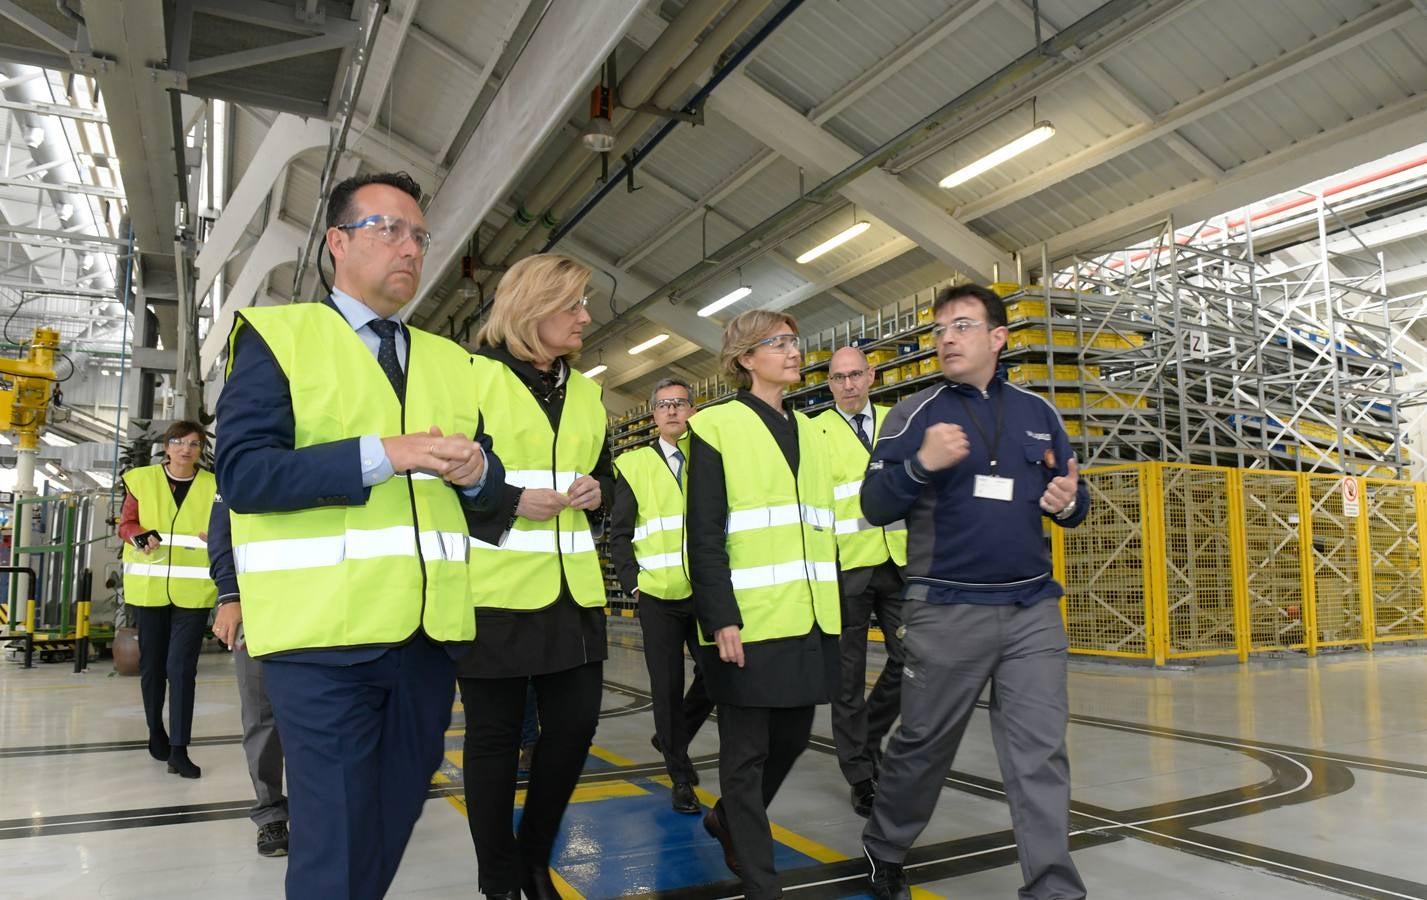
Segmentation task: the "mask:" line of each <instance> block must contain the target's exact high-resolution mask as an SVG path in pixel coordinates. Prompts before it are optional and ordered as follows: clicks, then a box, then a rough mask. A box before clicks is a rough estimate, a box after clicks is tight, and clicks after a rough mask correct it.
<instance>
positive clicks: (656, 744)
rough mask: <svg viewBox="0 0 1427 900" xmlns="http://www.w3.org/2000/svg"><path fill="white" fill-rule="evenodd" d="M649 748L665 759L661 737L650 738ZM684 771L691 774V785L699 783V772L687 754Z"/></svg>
mask: <svg viewBox="0 0 1427 900" xmlns="http://www.w3.org/2000/svg"><path fill="white" fill-rule="evenodd" d="M649 746H651V747H653V748H654V750H655V751H656V752H657V753H658V754H659V758H660V759H663V758H664V745H663V744H662V743H660V741H659V735H657V734H654V735H650V736H649ZM684 771H686V772H688V773H689V784H698V783H699V772H698V770H697V769H695V768H694V764H693V763H692V762H691V761H690V760H689V754H687V753H685V754H684Z"/></svg>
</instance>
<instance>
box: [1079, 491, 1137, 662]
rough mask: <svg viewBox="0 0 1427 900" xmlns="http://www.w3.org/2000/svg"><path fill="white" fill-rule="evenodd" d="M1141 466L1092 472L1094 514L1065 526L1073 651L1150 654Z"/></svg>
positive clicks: (1134, 654)
mask: <svg viewBox="0 0 1427 900" xmlns="http://www.w3.org/2000/svg"><path fill="white" fill-rule="evenodd" d="M1142 480H1143V473H1142V471H1141V470H1140V469H1138V468H1119V467H1116V468H1112V469H1108V470H1102V471H1099V472H1095V473H1088V474H1087V475H1086V482H1087V485H1088V487H1089V490H1090V513H1089V515H1087V516H1086V519H1085V521H1084V522H1082V523H1081V524H1080V526H1079V527H1078V528H1073V529H1070V530H1068V531H1065V532H1064V533H1063V534H1064V540H1065V587H1066V597H1065V619H1066V625H1065V630H1066V633H1067V635H1068V637H1069V639H1070V648H1071V650H1072V651H1081V652H1091V653H1101V654H1113V655H1118V656H1134V657H1147V656H1149V655H1150V653H1151V647H1150V642H1149V636H1148V627H1147V621H1146V614H1145V613H1146V605H1145V574H1146V567H1145V556H1144V552H1145V548H1144V539H1143V537H1142V531H1141V526H1142V521H1143V515H1142V512H1141V502H1140V493H1141V482H1142Z"/></svg>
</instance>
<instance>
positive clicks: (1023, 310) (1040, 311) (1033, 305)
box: [1006, 300, 1045, 323]
mask: <svg viewBox="0 0 1427 900" xmlns="http://www.w3.org/2000/svg"><path fill="white" fill-rule="evenodd" d="M1044 315H1045V301H1044V300H1017V301H1016V302H1014V303H1007V304H1006V321H1007V322H1008V323H1015V322H1021V321H1024V320H1025V319H1038V318H1041V317H1042V316H1044Z"/></svg>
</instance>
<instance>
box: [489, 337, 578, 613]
mask: <svg viewBox="0 0 1427 900" xmlns="http://www.w3.org/2000/svg"><path fill="white" fill-rule="evenodd" d="M471 364H472V366H473V371H474V373H475V378H476V389H477V396H478V399H479V401H480V408H481V411H482V413H483V414H484V416H485V430H486V433H487V434H489V435H490V436H491V440H492V441H493V442H494V445H495V447H496V452H498V453H499V454H500V461H501V462H502V463H503V464H504V465H505V480H506V483H507V484H513V485H517V486H519V487H522V488H526V489H531V488H548V489H551V490H556V491H562V492H563V491H568V490H569V489H570V485H571V484H573V483H574V481H575V479H576V478H578V477H579V476H581V475H588V474H590V472H591V471H592V470H593V469H594V467H595V464H596V463H597V462H599V458H600V451H601V450H602V449H603V447H604V440H605V410H604V403H603V401H602V400H601V399H600V388H599V385H598V384H596V383H595V382H593V381H591V380H590V379H588V378H586V377H585V376H583V375H581V374H580V373H579V372H576V371H574V370H573V369H572V370H570V373H569V376H568V378H567V380H566V382H565V405H564V406H563V407H562V409H561V412H560V432H559V434H556V433H555V431H554V430H553V429H552V428H551V427H550V418H549V417H548V416H546V415H545V410H544V409H542V408H541V406H540V404H539V403H538V402H537V401H536V399H535V397H533V396H532V395H531V393H530V389H529V388H527V387H526V386H525V383H524V382H522V381H521V380H520V376H518V375H516V374H515V373H514V372H512V371H511V370H510V368H509V367H508V366H506V365H505V364H504V363H502V362H500V361H498V360H494V359H491V358H489V357H485V356H474V357H472V358H471ZM471 565H472V566H473V567H474V569H475V572H476V576H475V577H473V578H472V579H471V601H472V602H473V603H474V604H475V605H476V606H480V607H491V608H495V609H515V610H526V611H529V610H536V609H542V608H544V607H546V606H549V605H550V604H552V603H554V602H555V601H556V600H557V599H559V596H560V584H561V580H562V579H563V581H564V582H565V584H567V585H568V586H569V588H570V595H571V596H572V597H573V598H574V600H575V602H576V603H577V604H579V605H580V606H587V607H598V606H604V605H605V602H606V597H605V589H604V573H603V571H602V570H601V568H600V558H599V554H598V553H597V552H596V551H595V538H594V535H593V534H592V533H591V532H590V519H589V516H588V515H587V514H586V513H585V511H584V510H582V509H570V508H566V509H563V510H561V511H560V514H559V515H557V516H556V517H555V518H553V519H550V520H548V521H545V522H537V521H535V520H534V519H527V518H525V517H524V516H517V517H516V519H515V522H514V523H513V524H512V525H511V528H510V531H508V532H507V533H506V534H505V536H504V537H503V538H502V539H501V541H500V543H499V544H487V543H485V542H483V541H480V540H472V542H471Z"/></svg>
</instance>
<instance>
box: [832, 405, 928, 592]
mask: <svg viewBox="0 0 1427 900" xmlns="http://www.w3.org/2000/svg"><path fill="white" fill-rule="evenodd" d="M888 412H889V409H888V408H887V407H884V406H874V407H872V439H873V441H876V439H877V435H878V434H879V433H880V432H881V430H882V422H883V420H884V419H885V418H886V416H887V413H888ZM814 421H815V422H816V423H817V424H818V426H819V427H820V428H821V429H822V431H823V434H824V435H826V437H827V443H828V449H829V453H830V454H831V456H832V472H833V480H834V481H835V482H836V486H835V487H834V488H833V501H834V503H835V511H836V513H837V549H838V562H839V564H840V565H841V566H842V568H843V569H844V570H847V569H860V568H864V567H867V566H877V565H881V564H882V563H884V562H886V561H887V560H888V559H891V560H892V561H893V562H894V563H896V564H897V565H899V566H904V565H906V564H907V535H906V526H905V524H901V525H900V526H898V525H896V524H894V525H887V526H882V527H879V526H877V525H873V524H872V523H871V522H869V521H867V519H866V518H865V517H864V516H863V515H862V497H861V493H862V477H863V474H864V473H865V472H866V471H867V462H868V460H869V458H870V454H869V453H868V452H867V448H866V447H864V446H863V445H862V440H861V439H860V438H858V436H857V432H856V431H855V430H853V428H852V426H851V425H850V424H849V423H848V421H847V419H845V418H843V415H842V413H841V412H840V411H839V410H838V409H837V408H836V407H834V408H832V409H829V410H827V411H826V412H824V413H822V414H821V415H820V416H818V417H817V418H816V419H815V420H814Z"/></svg>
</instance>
